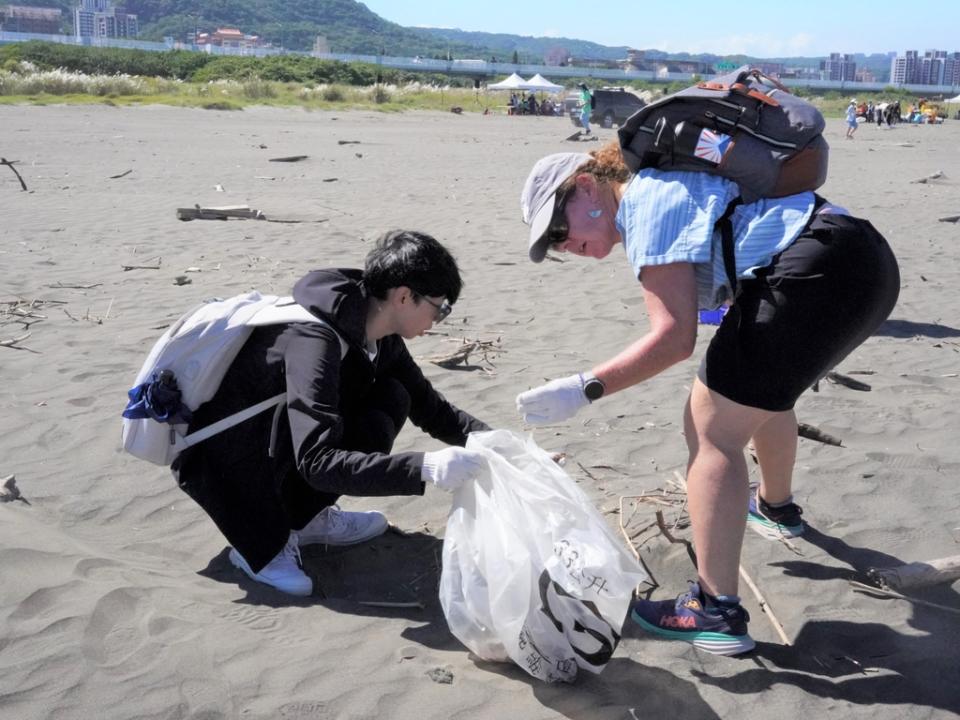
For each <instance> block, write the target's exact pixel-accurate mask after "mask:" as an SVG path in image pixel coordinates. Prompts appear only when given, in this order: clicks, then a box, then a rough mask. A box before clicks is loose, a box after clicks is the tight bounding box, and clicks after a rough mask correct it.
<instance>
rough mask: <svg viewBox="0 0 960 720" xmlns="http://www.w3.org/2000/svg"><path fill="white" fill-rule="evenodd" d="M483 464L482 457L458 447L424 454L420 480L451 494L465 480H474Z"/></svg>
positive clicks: (484, 461)
mask: <svg viewBox="0 0 960 720" xmlns="http://www.w3.org/2000/svg"><path fill="white" fill-rule="evenodd" d="M485 463H486V460H485V459H484V457H483V455H480V454H479V453H475V452H471V451H469V450H464V449H463V448H460V447H448V448H444V449H443V450H437V451H436V452H426V453H424V454H423V468H422V469H421V470H420V479H421V480H423V481H424V482H432V483H433V484H434V485H436V486H437V487H438V488H440V489H441V490H446V491H447V492H453V491H454V490H456V489H457V488H459V487H460V486H461V485H463V483H464V482H466V481H467V480H473V479H474V478H476V476H477V475H478V474H480V471H481V470H483V466H484V464H485Z"/></svg>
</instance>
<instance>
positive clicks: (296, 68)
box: [0, 42, 916, 117]
mask: <svg viewBox="0 0 960 720" xmlns="http://www.w3.org/2000/svg"><path fill="white" fill-rule="evenodd" d="M580 80H581V79H580V78H572V77H571V78H566V79H557V82H558V83H560V84H564V85H566V86H568V87H574V86H575V85H576V83H577V82H579V81H580ZM598 84H599V83H598ZM687 84H688V83H686V82H673V83H670V84H669V85H664V84H662V83H653V82H649V81H633V82H630V83H629V86H630V87H632V88H633V89H634V90H636V91H639V92H641V94H643V95H644V97H645V98H647V99H648V100H650V99H655V98H657V97H660V96H662V95H664V94H666V93H670V92H675V91H677V90H680V89H682V88H683V87H685V86H686V85H687ZM472 85H473V79H472V78H471V77H468V76H464V75H453V76H445V75H437V74H430V73H415V72H408V71H404V70H396V69H391V68H384V67H381V66H378V65H374V64H371V63H344V62H338V61H334V60H320V59H318V58H312V57H308V56H305V55H272V56H269V57H264V58H255V57H231V56H215V55H207V54H205V53H196V52H187V51H182V50H174V51H170V52H160V53H158V52H148V51H143V50H125V49H119V48H93V47H79V46H73V45H61V44H57V43H43V42H29V43H14V44H10V45H5V46H2V47H0V102H4V103H10V102H37V103H49V102H65V101H66V102H91V101H100V102H107V101H109V102H111V103H113V104H131V103H165V104H171V105H190V106H195V107H210V106H215V107H221V106H222V107H230V108H242V107H243V106H245V105H250V104H269V105H300V106H304V107H308V108H321V107H331V108H342V107H378V108H381V109H384V110H401V109H410V108H428V109H441V110H447V109H449V108H450V107H451V106H453V105H458V106H460V107H462V108H464V109H465V110H468V111H469V110H471V109H476V110H478V111H482V110H483V108H484V107H485V106H487V105H498V104H502V98H500V97H499V96H496V95H489V96H488V95H486V94H483V93H478V92H476V91H474V90H473V88H472ZM794 92H796V93H797V94H798V95H801V96H803V97H807V98H809V99H810V100H811V101H813V102H814V104H816V105H817V106H818V107H820V108H821V110H822V111H823V112H824V114H825V115H826V116H827V117H842V116H843V113H844V110H845V109H846V106H847V103H848V102H849V100H850V97H849V94H847V93H844V92H840V91H828V92H823V91H811V90H809V89H805V88H796V89H794ZM815 92H816V94H815ZM871 99H872V100H873V101H874V102H880V101H893V100H900V102H901V104H903V106H904V107H907V106H908V105H909V104H910V103H912V102H913V101H915V99H916V98H915V97H913V96H912V95H911V94H909V93H905V92H903V91H902V90H896V89H894V88H887V89H886V90H885V91H884V92H877V93H863V94H861V96H860V97H858V100H863V101H868V100H871ZM221 104H222V105H221Z"/></svg>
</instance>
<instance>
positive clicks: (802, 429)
mask: <svg viewBox="0 0 960 720" xmlns="http://www.w3.org/2000/svg"><path fill="white" fill-rule="evenodd" d="M797 435H799V436H800V437H802V438H807V440H816V441H817V442H822V443H824V444H825V445H835V446H837V447H843V440H841V439H840V438H837V437H834V436H833V435H829V434H827V433H825V432H823V431H822V430H820V429H819V428H817V427H814V426H813V425H807V423H797Z"/></svg>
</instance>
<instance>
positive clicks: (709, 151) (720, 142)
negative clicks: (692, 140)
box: [693, 128, 731, 165]
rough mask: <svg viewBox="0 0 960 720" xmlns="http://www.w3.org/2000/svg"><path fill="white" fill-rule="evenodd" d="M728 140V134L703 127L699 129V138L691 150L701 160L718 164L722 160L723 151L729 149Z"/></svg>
mask: <svg viewBox="0 0 960 720" xmlns="http://www.w3.org/2000/svg"><path fill="white" fill-rule="evenodd" d="M730 142H731V138H730V136H729V135H724V134H723V133H718V132H714V131H713V130H709V129H707V128H704V129H703V130H701V131H700V138H699V139H698V140H697V147H696V149H695V150H694V151H693V152H694V155H696V156H697V157H698V158H700V159H701V160H707V161H708V162H712V163H713V164H714V165H719V164H720V161H721V160H723V156H724V153H726V152H727V150H729V149H730Z"/></svg>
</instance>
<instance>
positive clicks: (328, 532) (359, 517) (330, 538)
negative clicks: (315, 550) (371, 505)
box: [297, 505, 388, 545]
mask: <svg viewBox="0 0 960 720" xmlns="http://www.w3.org/2000/svg"><path fill="white" fill-rule="evenodd" d="M387 525H388V523H387V518H386V517H385V516H384V514H383V513H381V512H377V511H376V510H372V511H370V512H347V511H345V510H341V509H340V508H339V506H337V505H331V506H330V507H327V508H324V509H323V510H321V511H320V512H319V513H317V516H316V517H315V518H313V520H311V521H310V522H309V523H307V526H306V527H305V528H303V530H298V531H297V535H298V536H299V537H300V544H301V545H313V544H320V545H354V544H355V543H361V542H363V541H364V540H369V539H370V538H375V537H376V536H377V535H382V534H383V533H384V532H385V531H386V529H387Z"/></svg>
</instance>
